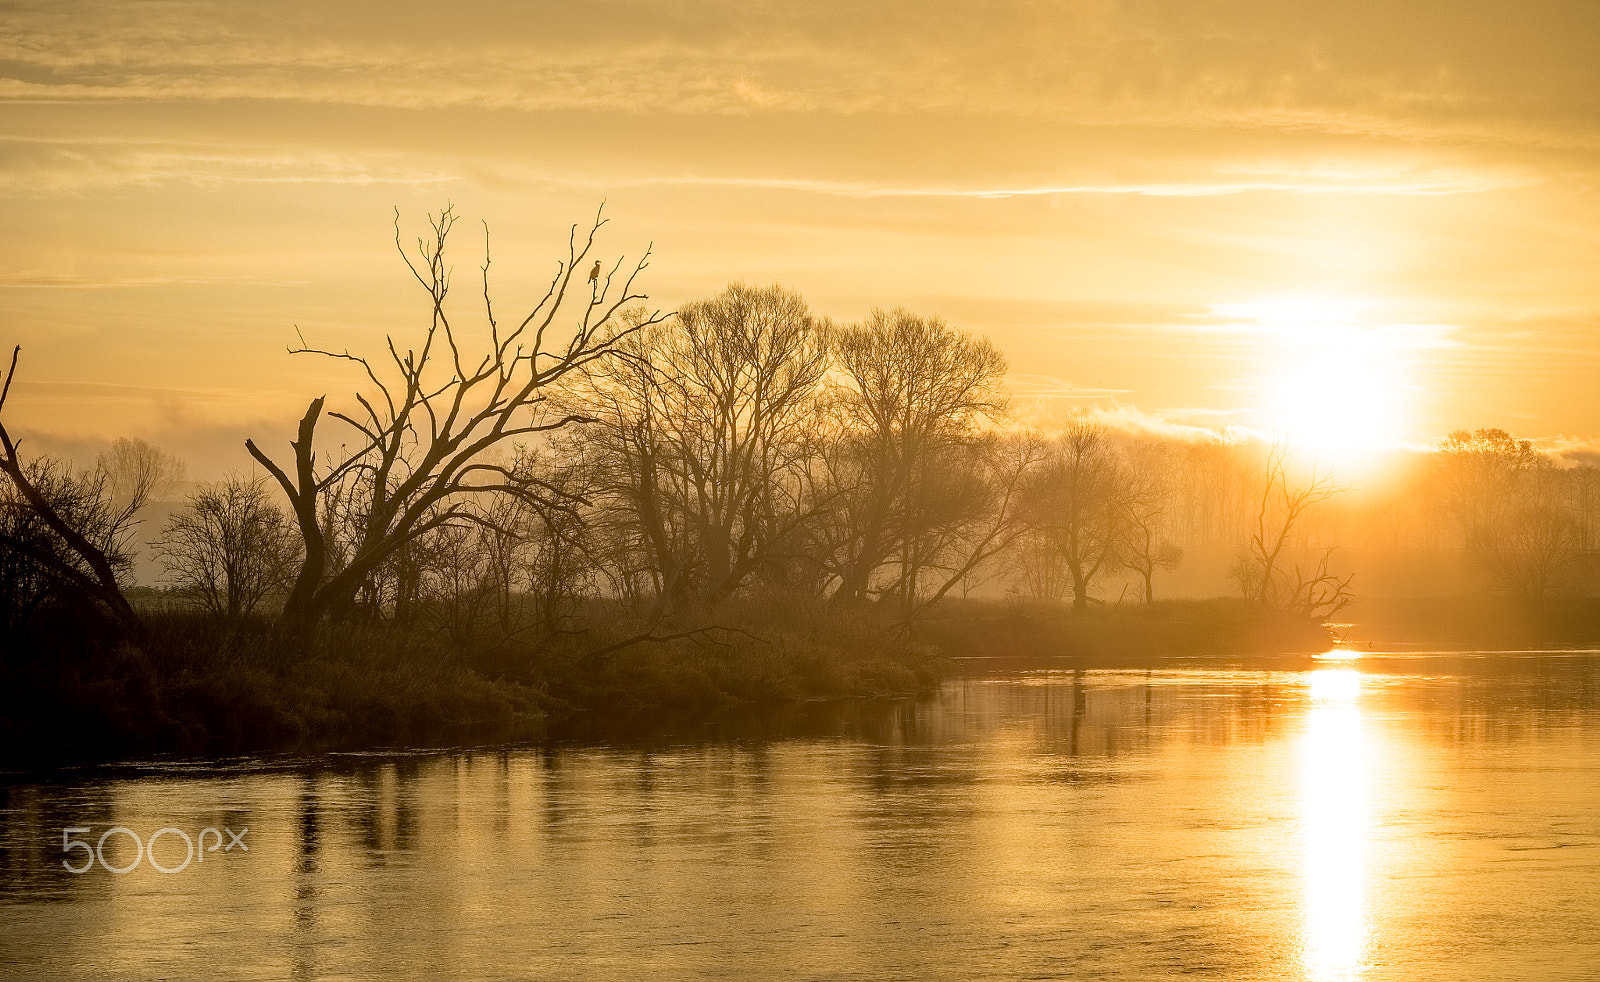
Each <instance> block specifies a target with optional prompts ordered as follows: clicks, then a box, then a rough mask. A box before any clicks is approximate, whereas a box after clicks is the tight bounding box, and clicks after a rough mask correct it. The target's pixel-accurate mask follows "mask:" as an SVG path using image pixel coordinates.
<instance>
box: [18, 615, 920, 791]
mask: <svg viewBox="0 0 1600 982" xmlns="http://www.w3.org/2000/svg"><path fill="white" fill-rule="evenodd" d="M581 620H582V622H583V623H589V624H595V625H600V626H598V627H592V628H589V629H585V630H580V631H575V632H570V633H562V634H560V635H557V636H555V637H553V638H552V637H543V638H540V639H538V640H529V639H527V638H519V637H513V638H509V639H508V638H504V637H477V638H472V639H466V640H461V641H455V642H451V641H447V640H444V639H442V638H440V637H438V636H436V635H433V634H431V633H428V632H422V631H416V630H406V629H401V628H396V627H390V626H359V625H348V626H336V627H332V628H328V629H326V630H324V631H323V632H322V633H320V634H319V635H318V636H317V638H316V639H315V640H314V641H313V642H312V643H311V644H310V645H309V646H288V645H285V644H284V643H283V641H282V640H281V639H280V638H278V637H277V636H276V635H274V633H273V632H272V630H271V629H270V627H269V626H267V625H265V624H259V623H257V624H236V625H224V624H220V623H218V622H215V621H207V620H203V619H200V618H196V617H192V616H186V615H183V614H179V613H172V612H150V613H149V614H147V622H148V624H149V631H148V633H147V635H146V636H145V637H144V638H143V639H142V640H140V641H139V642H138V643H131V642H116V641H113V640H110V639H107V638H103V637H95V636H93V635H91V634H88V633H85V632H84V631H82V630H81V629H79V628H77V627H76V626H74V625H71V624H56V625H54V626H53V627H52V628H51V629H50V630H48V631H44V632H39V633H36V634H35V635H34V636H32V637H29V638H21V639H8V640H7V642H6V643H5V644H4V650H3V655H4V657H3V660H0V756H3V757H4V758H5V759H6V760H7V761H8V762H10V763H24V764H26V763H35V762H41V761H48V760H56V759H108V758H118V757H133V756H141V755H149V754H157V753H176V754H183V755H223V754H237V753H257V752H267V751H278V750H289V749H299V750H314V749H332V748H352V747H363V746H396V745H425V744H444V743H456V742H466V741H473V742H479V741H485V742H486V741H498V740H512V739H531V738H536V737H538V736H539V735H541V734H542V733H543V732H544V730H545V727H546V726H547V724H549V723H551V722H552V721H561V720H564V719H568V718H570V717H572V716H574V715H577V714H590V715H593V716H596V717H605V716H613V717H615V716H633V717H646V718H648V717H651V716H660V717H663V718H665V717H668V716H671V717H674V718H676V719H679V720H681V719H683V718H684V717H693V716H710V715H714V714H716V713H718V712H721V711H723V710H726V709H728V708H730V707H733V706H740V705H771V704H782V703H785V702H795V701H800V700H812V699H839V698H847V697H858V696H904V695H912V694H916V693H919V692H925V691H928V690H930V689H931V688H933V687H934V686H936V685H937V683H938V680H939V678H940V677H941V674H942V670H941V662H940V660H939V659H938V657H937V653H936V652H935V651H933V650H932V649H930V648H928V647H927V646H925V645H919V644H916V643H913V642H909V641H908V640H907V639H906V638H905V636H904V632H902V631H899V630H897V629H896V628H895V627H894V626H893V625H892V624H889V623H887V622H885V621H883V620H882V619H880V618H877V617H875V616H873V615H872V614H871V613H870V612H841V611H833V610H830V609H828V608H827V607H826V606H825V605H822V604H808V603H805V602H795V601H792V600H791V601H786V602H781V603H780V602H777V601H772V602H757V601H739V602H736V603H729V604H725V605H721V606H719V607H718V608H715V609H709V610H702V611H695V612H692V613H691V614H689V615H686V616H685V617H684V618H681V619H680V620H679V621H676V622H674V623H672V624H668V625H651V624H648V623H645V622H644V621H643V620H642V619H641V618H640V616H639V615H638V614H636V613H632V612H629V611H627V610H624V609H622V608H618V607H615V606H610V605H599V606H597V607H595V608H593V609H590V610H587V611H584V612H583V615H582V618H581ZM641 634H651V635H653V636H654V637H655V638H659V639H661V640H650V641H645V642H640V643H633V644H626V645H624V644H623V642H625V641H627V640H628V639H630V638H633V637H636V636H638V635H641Z"/></svg>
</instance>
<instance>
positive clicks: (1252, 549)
mask: <svg viewBox="0 0 1600 982" xmlns="http://www.w3.org/2000/svg"><path fill="white" fill-rule="evenodd" d="M1348 490H1349V487H1348V486H1346V485H1343V484H1340V483H1338V482H1337V481H1336V480H1335V479H1334V476H1333V475H1332V474H1325V473H1318V472H1317V471H1315V470H1313V471H1312V472H1311V474H1310V475H1309V476H1308V477H1306V478H1304V479H1303V480H1300V481H1296V480H1294V479H1293V478H1292V477H1291V476H1290V473H1289V448H1288V446H1287V445H1286V444H1284V443H1278V444H1275V445H1274V446H1273V447H1272V449H1271V450H1270V451H1269V453H1268V455H1267V464H1266V474H1265V479H1264V481H1263V483H1262V487H1261V494H1260V498H1259V504H1258V507H1257V509H1256V516H1255V527H1254V529H1253V530H1252V532H1251V534H1250V542H1249V548H1248V552H1247V553H1245V554H1244V555H1242V556H1240V558H1239V561H1238V562H1237V563H1236V564H1235V565H1234V568H1233V576H1234V578H1235V579H1236V580H1238V581H1239V584H1240V587H1241V588H1242V589H1243V591H1244V594H1245V596H1246V597H1247V598H1249V599H1251V600H1254V601H1256V602H1257V603H1260V604H1262V605H1265V606H1272V607H1279V608H1284V609H1295V608H1296V607H1302V606H1304V605H1305V604H1304V601H1305V599H1306V598H1307V597H1308V596H1315V595H1317V591H1319V590H1321V589H1323V588H1335V593H1336V594H1337V595H1336V596H1335V597H1334V598H1333V599H1332V602H1335V603H1337V605H1338V607H1343V606H1344V604H1345V603H1348V602H1349V601H1348V599H1347V594H1348V589H1349V583H1350V581H1349V578H1348V577H1346V578H1345V579H1343V580H1339V579H1337V578H1330V577H1329V576H1328V575H1327V563H1328V558H1329V557H1328V555H1326V554H1325V555H1324V557H1323V559H1322V562H1321V564H1320V566H1319V570H1320V572H1319V573H1318V574H1314V575H1313V576H1311V577H1310V578H1308V577H1306V576H1305V575H1303V574H1302V573H1301V572H1300V570H1299V569H1298V568H1296V569H1295V570H1294V571H1293V572H1292V573H1291V572H1290V571H1289V570H1288V569H1286V568H1285V567H1284V558H1285V550H1286V549H1287V548H1288V547H1289V545H1290V543H1291V541H1292V539H1293V537H1294V536H1295V534H1296V532H1297V530H1298V529H1299V528H1300V526H1301V525H1302V524H1303V523H1304V522H1305V520H1306V517H1307V515H1308V514H1309V513H1310V511H1311V509H1313V508H1314V507H1315V506H1317V505H1318V504H1321V503H1322V502H1325V501H1327V500H1329V499H1330V498H1333V497H1334V496H1336V495H1339V494H1343V493H1344V492H1346V491H1348ZM1339 600H1343V602H1342V603H1339V602H1338V601H1339ZM1312 606H1313V612H1315V611H1316V610H1325V609H1326V608H1327V606H1328V604H1327V603H1318V604H1313V605H1312Z"/></svg>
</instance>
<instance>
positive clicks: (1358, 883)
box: [0, 652, 1600, 982]
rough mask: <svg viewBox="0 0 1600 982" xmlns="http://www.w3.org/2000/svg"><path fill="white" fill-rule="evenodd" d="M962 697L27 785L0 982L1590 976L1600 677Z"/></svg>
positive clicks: (1204, 679)
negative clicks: (537, 741)
mask: <svg viewBox="0 0 1600 982" xmlns="http://www.w3.org/2000/svg"><path fill="white" fill-rule="evenodd" d="M972 675H973V677H968V678H961V679H956V680H953V681H951V682H948V683H947V684H946V685H945V686H944V687H943V688H942V689H941V690H940V691H939V692H938V694H937V695H935V696H932V697H930V698H927V699H924V700H919V701H903V702H886V703H866V704H852V705H834V706H812V707H800V708H799V709H793V710H789V711H787V712H783V713H776V714H773V713H769V714H764V715H753V716H745V717H738V718H730V719H727V720H722V721H719V722H718V723H716V724H714V725H708V726H703V727H700V728H698V729H692V730H683V729H678V730H671V731H669V733H668V735H661V734H660V733H659V732H657V733H656V735H654V736H648V735H641V734H646V733H648V732H649V731H650V730H651V729H652V727H651V726H650V725H649V722H648V721H644V724H643V725H639V726H635V727H634V728H633V735H629V734H628V733H627V732H626V731H614V732H604V731H601V730H599V729H595V730H592V731H590V732H586V733H574V734H571V735H569V736H568V737H566V738H564V739H562V740H557V741H555V742H550V743H545V744H541V745H530V746H515V747H493V748H474V749H464V750H460V749H458V750H435V751H412V752H404V753H364V754H330V755H319V756H315V757H288V758H272V759H251V760H236V761H224V762H205V763H194V762H172V761H167V762H163V761H157V762H147V763H143V764H128V765H122V766H118V767H114V768H95V769H79V770H69V771H61V772H56V773H53V774H50V775H47V776H42V777H41V776H38V775H31V776H30V775H13V776H12V777H10V778H9V779H7V780H6V781H5V783H4V784H3V786H0V806H3V807H0V975H3V976H4V977H6V978H39V979H139V980H143V979H215V978H227V979H334V978H339V979H373V978H381V979H385V980H394V982H398V980H406V979H435V978H450V979H652V980H654V979H737V980H745V979H908V980H912V979H916V980H921V979H1042V978H1083V979H1162V978H1170V977H1172V976H1175V975H1180V974H1188V975H1200V976H1211V977H1215V978H1225V979H1274V980H1282V979H1308V980H1356V979H1373V980H1376V979H1451V980H1455V979H1475V980H1488V979H1516V980H1523V982H1526V980H1538V979H1579V978H1595V977H1596V975H1597V973H1600V900H1597V898H1600V654H1596V653H1594V652H1521V653H1517V652H1499V653H1484V654H1450V655H1427V654H1409V655H1404V656H1398V655H1393V656H1378V655H1368V656H1364V657H1362V658H1360V659H1359V660H1352V661H1342V660H1329V661H1325V662H1319V663H1318V664H1317V665H1316V666H1315V667H1313V668H1311V669H1309V670H1304V671H1284V670H1278V671H1267V670H1246V669H1242V668H1215V667H1205V666H1202V665H1195V666H1190V667H1173V668H1165V669H1161V670H1155V671H1148V672H1147V671H1142V670H1141V671H1084V672H1074V671H1066V670H1062V671H1048V670H1038V671H1027V672H1021V671H1006V672H1003V673H1002V672H994V673H986V672H985V671H984V670H983V669H982V668H981V667H980V668H975V669H973V670H972ZM113 828H115V829H118V830H120V831H115V832H112V831H110V830H111V829H113ZM164 829H169V830H173V831H165V832H163V831H161V830H164ZM206 830H215V832H209V833H208V832H207V831H206ZM158 833H159V834H158ZM152 839H154V842H153V844H152V842H151V840H152ZM196 839H198V840H199V844H198V846H196V844H195V840H196ZM186 841H187V843H188V844H187V846H186ZM80 843H81V844H80ZM64 846H66V847H67V848H66V850H65V851H64V848H63V847H64ZM185 862H187V865H184V863H185ZM63 863H66V864H68V865H70V866H71V867H73V868H77V869H84V871H83V872H70V871H69V870H68V869H67V868H64V867H63ZM153 864H154V865H153ZM85 867H87V868H85ZM157 867H161V868H164V869H168V870H172V872H162V871H161V870H160V869H158V868H157ZM111 869H126V870H127V872H121V873H117V872H111Z"/></svg>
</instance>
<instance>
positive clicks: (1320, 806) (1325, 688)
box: [1301, 668, 1367, 982]
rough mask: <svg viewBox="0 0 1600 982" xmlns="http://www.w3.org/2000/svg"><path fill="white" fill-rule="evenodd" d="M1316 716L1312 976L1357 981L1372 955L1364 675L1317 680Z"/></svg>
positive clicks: (1308, 902) (1311, 724)
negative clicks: (1367, 955)
mask: <svg viewBox="0 0 1600 982" xmlns="http://www.w3.org/2000/svg"><path fill="white" fill-rule="evenodd" d="M1310 688H1311V691H1310V696H1311V709H1310V713H1309V716H1308V719H1307V726H1306V735H1305V743H1304V749H1303V753H1302V760H1301V785H1302V790H1303V795H1302V800H1303V803H1304V812H1303V814H1302V818H1301V825H1302V833H1303V836H1304V842H1305V891H1306V897H1305V910H1306V925H1305V948H1304V958H1305V963H1306V971H1307V975H1308V976H1309V977H1310V978H1312V979H1317V980H1325V982H1343V980H1353V979H1359V978H1360V977H1361V975H1362V968H1363V965H1362V955H1363V953H1364V950H1365V947H1366V940H1367V922H1366V906H1365V898H1364V896H1363V888H1364V886H1365V880H1366V862H1365V855H1364V853H1365V846H1366V838H1367V775H1366V768H1365V764H1364V758H1365V756H1366V754H1365V748H1364V746H1363V739H1362V733H1361V673H1360V672H1358V671H1356V670H1355V669H1354V668H1325V669H1318V670H1316V671H1314V672H1312V673H1311V677H1310Z"/></svg>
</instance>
